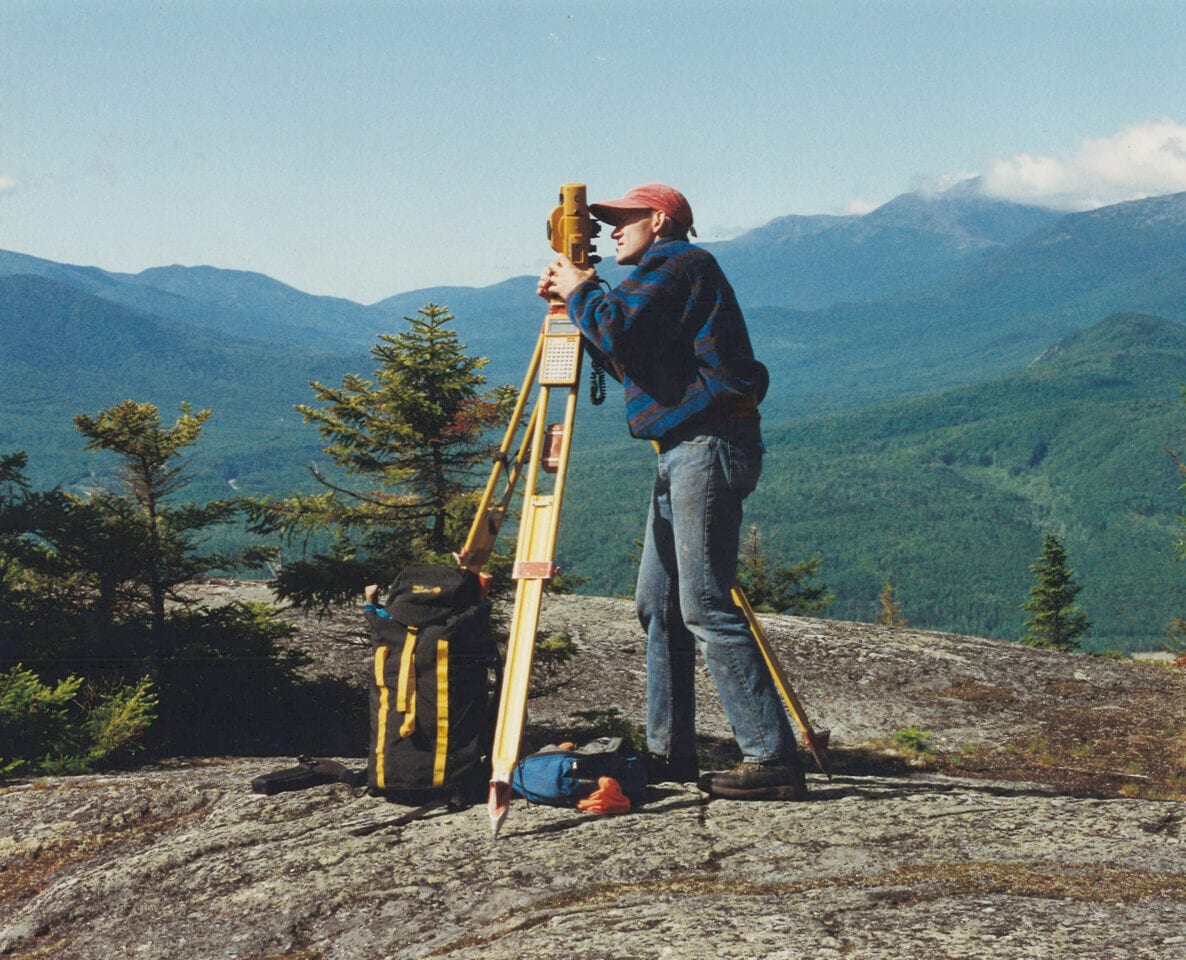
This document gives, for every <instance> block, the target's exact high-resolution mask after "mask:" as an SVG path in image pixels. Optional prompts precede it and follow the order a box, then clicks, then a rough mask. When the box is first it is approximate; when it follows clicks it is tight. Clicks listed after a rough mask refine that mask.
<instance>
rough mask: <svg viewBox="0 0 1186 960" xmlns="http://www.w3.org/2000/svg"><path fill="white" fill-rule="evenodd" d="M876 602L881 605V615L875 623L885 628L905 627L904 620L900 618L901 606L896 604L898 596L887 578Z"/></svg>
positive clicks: (892, 583) (891, 582)
mask: <svg viewBox="0 0 1186 960" xmlns="http://www.w3.org/2000/svg"><path fill="white" fill-rule="evenodd" d="M877 601H878V603H880V604H881V613H880V614H879V615H878V617H877V622H878V623H879V624H881V625H882V626H885V627H904V626H906V623H907V621H906V618H905V617H904V616H902V606H901V604H899V603H898V594H897V591H896V590H895V588H894V581H893V580H891V579H890V578H889V577H886V578H885V586H884V587H883V588H882V590H881V593H879V594H878V595H877Z"/></svg>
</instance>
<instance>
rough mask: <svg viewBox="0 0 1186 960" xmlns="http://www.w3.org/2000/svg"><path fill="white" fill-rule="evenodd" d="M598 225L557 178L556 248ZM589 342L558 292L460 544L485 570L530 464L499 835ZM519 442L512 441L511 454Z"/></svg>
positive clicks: (501, 717) (791, 696)
mask: <svg viewBox="0 0 1186 960" xmlns="http://www.w3.org/2000/svg"><path fill="white" fill-rule="evenodd" d="M598 230H599V225H598V224H597V222H596V221H595V220H594V219H593V218H592V216H591V215H590V214H589V208H588V204H587V202H586V197H585V185H584V184H583V183H566V184H564V185H563V186H562V187H561V188H560V202H559V204H558V205H557V206H556V208H555V209H554V210H553V211H552V215H551V217H550V218H549V219H548V239H549V241H550V242H551V245H552V249H553V250H555V251H556V252H557V253H562V254H564V255H565V256H566V257H567V258H568V259H569V260H571V261H572V263H573V264H574V265H575V266H577V267H581V268H589V267H591V266H593V265H594V264H595V263H596V262H597V261H598V260H599V259H600V258H599V257H598V256H597V255H596V254H595V253H594V245H593V239H594V238H595V237H596V236H597V233H598ZM583 352H584V348H583V345H582V340H581V334H580V330H579V329H578V328H577V326H576V324H574V323H573V322H572V321H571V320H570V319H569V317H568V312H567V310H566V308H565V304H564V301H563V300H561V299H560V298H558V297H553V298H551V299H550V300H549V301H548V310H547V314H546V315H545V317H544V322H543V328H542V330H541V332H540V336H539V339H538V341H537V343H536V346H535V351H534V352H533V354H532V357H531V362H530V363H529V364H528V368H527V374H526V376H525V377H524V379H523V385H522V387H521V388H520V390H519V397H518V400H517V401H516V403H515V407H514V409H513V411H512V413H511V419H510V422H509V423H508V424H507V429H506V433H505V434H504V436H503V440H502V443H501V445H500V446H499V449H498V452H497V453H496V454H495V457H494V467H493V469H492V470H491V473H490V479H489V480H488V481H487V484H486V488H485V491H484V492H483V494H482V499H481V500H480V501H479V504H478V509H477V511H476V513H475V516H474V520H473V524H472V525H471V527H470V531H469V535H468V536H467V538H466V541H465V544H464V546H463V547H462V548H461V551H460V552H459V553H458V554H457V561H458V565H459V566H461V567H463V568H465V569H467V570H470V571H472V572H473V573H476V574H480V573H481V570H482V567H483V566H484V565H485V563H486V561H487V560H488V559H489V558H490V554H491V553H492V552H493V549H494V543H495V541H496V540H497V538H498V532H499V530H500V529H501V527H502V524H503V521H504V520H506V517H507V513H508V512H509V510H510V505H511V501H512V499H513V497H514V494H515V488H516V486H517V485H518V482H519V480H520V478H521V477H523V475H524V472H526V479H525V484H524V493H523V506H522V511H521V514H520V518H519V533H518V540H517V543H516V546H515V561H514V566H513V567H512V573H511V575H512V577H513V579H514V580H515V582H516V586H515V601H514V607H513V610H512V614H511V625H510V634H509V637H508V641H507V654H506V663H505V665H504V668H503V676H502V689H501V692H500V697H499V704H498V714H497V719H496V726H495V729H494V745H493V749H492V752H491V776H490V793H489V797H488V799H487V810H488V812H489V815H490V829H491V833H492V835H493V836H494V837H497V836H498V831H499V829H500V828H501V827H502V824H503V822H504V821H505V820H506V817H507V812H508V810H509V809H510V803H511V792H512V791H511V778H512V775H513V773H514V769H515V764H516V763H518V761H519V748H520V743H521V740H522V736H523V725H524V722H525V720H526V716H527V690H528V686H529V684H530V681H531V666H532V660H533V657H534V650H535V635H536V631H537V629H538V627H539V614H540V606H541V603H542V601H543V591H544V586H545V584H546V583H547V581H548V580H551V579H552V577H554V576H555V575H556V573H557V568H556V565H555V563H554V558H555V555H556V539H557V531H558V529H559V525H560V507H561V504H562V502H563V497H564V488H565V481H566V479H567V475H568V461H569V454H570V453H571V451H572V430H573V423H574V422H575V419H576V406H577V384H578V382H579V380H580V372H581V357H582V354H583ZM536 386H538V388H539V389H538V393H537V394H536V399H535V403H534V405H533V406H532V409H531V413H530V415H529V416H528V417H527V421H526V429H525V431H524V434H523V438H522V440H521V441H520V442H519V443H518V447H517V449H515V446H516V445H515V437H516V435H517V434H518V431H519V427H520V425H521V424H522V423H523V418H524V415H525V413H526V411H527V404H528V400H529V398H530V396H531V393H532V391H533V389H534V388H535V387H536ZM553 391H555V393H556V398H557V399H558V400H559V401H560V403H561V404H562V407H563V415H562V419H561V420H560V421H559V422H556V423H552V424H548V423H547V417H548V406H549V403H550V402H551V401H552V400H553ZM512 450H514V451H515V452H514V453H513V454H512ZM541 472H543V473H544V474H551V476H552V482H551V489H550V492H549V491H548V490H546V489H545V490H539V489H537V487H538V486H539V481H540V479H541V477H540V473H541ZM545 486H546V484H545ZM733 599H734V602H735V603H737V605H738V606H739V607H740V608H741V610H742V612H743V613H744V614H745V616H746V619H747V621H748V623H749V625H750V630H751V632H752V633H753V634H754V638H755V639H756V640H757V642H758V646H759V648H760V649H761V651H762V655H763V657H764V658H765V660H766V664H767V667H768V668H769V669H770V672H771V675H772V677H773V679H774V681H775V685H776V686H777V688H778V690H779V693H780V694H781V695H782V697H783V700H784V702H785V703H786V705H787V708H788V709H789V710H790V712H791V715H792V716H793V717H794V718H795V721H796V723H797V724H798V725H799V728H800V730H801V731H802V732H803V736H804V739H805V740H806V741H807V745H808V748H809V749H810V750H811V753H812V756H813V757H814V758H815V761H816V763H817V764H818V765H819V767H820V770H821V771H823V772H824V773H825V774H826V773H827V770H826V769H825V767H824V763H823V759H822V756H821V754H822V753H823V751H824V750H825V749H826V748H827V744H828V732H827V731H826V730H823V731H819V732H816V731H814V730H813V729H812V727H811V724H810V723H809V721H808V720H807V716H806V714H805V713H804V711H803V707H802V705H801V704H800V703H799V699H798V697H796V696H795V693H794V691H793V690H792V689H791V686H790V683H789V682H788V681H787V679H786V675H785V674H784V673H783V670H782V668H781V666H780V665H779V663H778V661H777V659H776V658H775V656H774V652H773V650H771V649H770V645H769V643H768V642H767V640H766V635H765V632H764V631H763V630H762V627H761V624H759V623H758V619H757V617H756V616H755V614H754V612H753V610H752V609H751V607H750V605H749V601H748V600H747V599H746V597H745V594H744V592H743V591H742V589H741V587H740V586H735V587H734V588H733Z"/></svg>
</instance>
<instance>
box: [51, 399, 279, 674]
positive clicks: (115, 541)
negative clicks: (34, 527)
mask: <svg viewBox="0 0 1186 960" xmlns="http://www.w3.org/2000/svg"><path fill="white" fill-rule="evenodd" d="M210 413H211V412H210V411H209V410H202V411H200V412H198V413H193V412H192V411H191V409H190V406H189V404H186V403H183V404H182V405H181V414H180V416H179V417H178V418H177V420H176V421H175V422H174V423H173V424H172V426H164V425H162V423H161V413H160V410H159V409H158V408H157V407H155V406H154V405H153V404H151V403H137V402H135V401H134V400H124V401H123V402H122V403H118V404H116V405H115V406H114V407H110V408H108V409H106V410H101V411H100V412H99V413H98V414H97V415H96V416H94V417H92V416H89V415H87V414H79V415H78V416H77V417H75V418H74V425H75V427H77V429H78V431H79V432H80V433H81V434H82V435H83V436H84V437H86V438H87V443H86V449H87V450H91V451H98V450H105V451H109V452H111V453H114V454H115V455H116V456H117V457H118V458H119V461H120V467H119V479H120V482H121V484H122V486H123V491H122V492H103V493H99V494H97V495H95V496H93V497H91V498H90V500H89V501H88V502H86V504H85V505H84V504H77V503H76V504H74V505H73V506H74V507H75V511H74V512H75V513H77V514H78V515H80V516H82V517H84V518H85V519H84V525H85V524H86V523H89V530H90V535H89V536H85V537H79V538H67V537H65V536H62V537H60V538H59V548H60V549H59V554H60V555H62V554H66V553H69V552H70V551H72V550H73V551H75V552H81V553H84V554H85V555H86V556H87V557H89V562H88V563H87V566H93V567H96V568H97V569H95V573H96V575H97V578H98V593H99V596H100V600H101V606H102V605H105V604H110V605H114V603H115V602H116V600H117V599H118V600H119V601H121V602H122V604H123V605H124V606H125V608H126V607H128V606H135V605H137V604H143V605H144V606H145V607H146V608H147V612H148V617H149V634H150V643H151V648H152V651H153V655H154V656H157V657H160V656H163V655H165V653H166V652H167V651H166V650H165V649H164V633H165V603H166V600H168V599H170V598H171V597H174V590H175V588H176V587H177V586H178V585H180V584H183V583H186V582H188V581H190V580H193V579H194V578H195V577H198V576H200V575H202V574H204V573H207V572H209V571H210V570H212V569H216V568H222V567H233V566H237V565H240V564H245V563H246V564H252V563H257V562H260V561H261V560H262V559H263V557H264V555H265V554H264V552H263V551H261V550H259V549H258V548H248V549H247V550H245V551H243V552H241V553H239V554H237V555H233V556H232V555H223V554H201V553H199V552H197V547H198V543H199V542H200V537H201V535H202V534H203V533H204V532H205V531H207V530H208V529H209V528H211V527H213V526H216V525H220V524H224V523H228V522H230V521H231V520H232V519H234V517H235V516H236V515H237V513H238V511H239V504H238V503H237V502H235V501H233V500H213V501H210V502H209V503H206V504H202V505H199V504H194V503H183V504H174V503H172V498H173V497H174V495H175V494H177V493H178V492H180V491H181V490H182V489H184V487H185V486H186V485H187V484H188V483H189V481H190V477H189V475H188V473H187V472H186V470H185V465H184V463H183V462H182V461H181V459H180V458H181V455H182V453H183V452H184V451H185V450H186V448H188V447H190V446H192V445H193V444H194V443H195V442H196V441H197V439H198V436H199V435H200V434H201V431H202V425H203V424H204V423H205V422H206V421H207V420H208V419H209V418H210ZM100 558H102V559H100ZM96 561H98V562H97V563H96ZM116 591H119V594H118V597H117V596H116ZM113 609H114V607H113V606H111V607H110V609H109V610H107V611H105V612H104V613H103V616H104V617H106V616H108V615H109V614H110V613H111V612H112V610H113Z"/></svg>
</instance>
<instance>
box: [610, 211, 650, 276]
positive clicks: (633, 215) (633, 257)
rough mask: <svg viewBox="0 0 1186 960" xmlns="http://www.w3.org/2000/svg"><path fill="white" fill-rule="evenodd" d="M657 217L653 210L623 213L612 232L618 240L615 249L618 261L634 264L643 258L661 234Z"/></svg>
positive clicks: (628, 264) (624, 263)
mask: <svg viewBox="0 0 1186 960" xmlns="http://www.w3.org/2000/svg"><path fill="white" fill-rule="evenodd" d="M655 219H656V217H655V215H654V211H653V210H631V211H629V212H627V213H624V214H623V215H622V219H621V221H620V222H619V223H618V225H617V226H615V227H614V232H613V233H611V234H610V236H611V237H613V238H614V239H615V240H616V241H617V242H618V246H617V250H616V251H615V256H616V258H617V261H618V263H620V264H623V265H624V266H633V265H634V264H636V263H638V261H639V260H641V259H642V255H643V254H644V253H646V252H647V248H648V247H650V245H651V244H652V243H654V241H655V237H657V236H658V235H659V234H658V228H657V226H656V225H655Z"/></svg>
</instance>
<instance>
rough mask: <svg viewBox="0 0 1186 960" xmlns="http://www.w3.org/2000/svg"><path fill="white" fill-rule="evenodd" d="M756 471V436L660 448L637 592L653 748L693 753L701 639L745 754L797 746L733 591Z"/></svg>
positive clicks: (777, 753)
mask: <svg viewBox="0 0 1186 960" xmlns="http://www.w3.org/2000/svg"><path fill="white" fill-rule="evenodd" d="M761 472H762V447H761V445H760V442H758V441H757V440H754V441H753V442H748V441H747V442H739V441H736V440H729V439H725V438H722V437H715V436H703V437H694V438H692V439H690V440H686V441H684V442H682V443H679V444H677V445H675V446H674V447H672V448H671V449H670V450H667V451H665V452H663V453H660V454H659V463H658V471H657V474H656V477H655V488H654V492H653V494H652V496H651V506H650V515H649V517H648V518H647V530H646V539H645V542H644V545H643V550H642V562H641V564H640V566H639V570H638V585H637V588H636V590H635V601H636V604H637V608H638V619H639V621H640V622H641V623H642V627H643V629H644V630H645V631H646V634H647V749H648V750H649V751H650V752H651V753H652V754H657V755H660V756H665V757H669V758H671V757H694V756H695V755H696V701H695V694H694V681H695V670H696V646H697V644H699V646H700V650H701V652H702V654H703V655H704V660H705V663H706V664H707V666H708V670H709V673H710V674H711V675H712V678H713V681H714V682H715V683H716V687H717V691H718V693H719V694H720V697H721V703H722V705H723V706H724V708H725V715H726V716H727V717H728V719H729V723H730V724H732V726H733V735H734V737H736V739H737V745H738V746H739V747H740V748H741V752H742V755H743V756H744V758H745V760H747V761H750V762H760V761H766V760H774V759H779V758H782V757H787V756H790V755H791V754H793V753H794V752H795V749H796V745H795V737H794V734H793V733H792V732H791V728H790V724H789V722H788V721H787V715H786V711H785V710H784V709H783V705H782V701H781V699H780V698H779V694H778V691H777V689H776V688H775V686H774V682H773V680H772V679H771V676H770V671H769V668H768V667H767V666H766V661H765V659H764V658H763V657H762V651H761V650H760V649H759V648H758V644H757V641H755V640H754V637H753V634H752V633H751V632H750V628H749V623H748V622H747V621H746V619H745V615H744V614H743V613H742V612H741V610H740V608H738V606H737V605H736V604H735V603H734V602H733V598H732V596H731V591H732V588H733V583H734V578H735V576H736V573H737V548H738V542H739V538H740V535H741V516H742V501H743V500H744V499H745V498H746V497H747V496H748V495H749V494H750V492H751V491H753V489H754V487H755V486H756V485H757V482H758V477H759V475H760V474H761Z"/></svg>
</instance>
